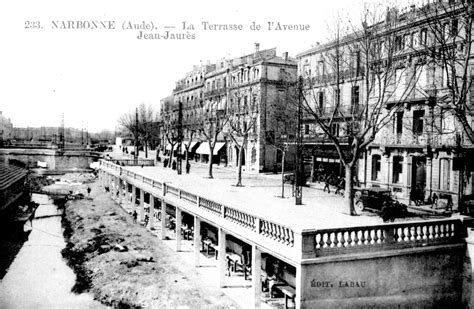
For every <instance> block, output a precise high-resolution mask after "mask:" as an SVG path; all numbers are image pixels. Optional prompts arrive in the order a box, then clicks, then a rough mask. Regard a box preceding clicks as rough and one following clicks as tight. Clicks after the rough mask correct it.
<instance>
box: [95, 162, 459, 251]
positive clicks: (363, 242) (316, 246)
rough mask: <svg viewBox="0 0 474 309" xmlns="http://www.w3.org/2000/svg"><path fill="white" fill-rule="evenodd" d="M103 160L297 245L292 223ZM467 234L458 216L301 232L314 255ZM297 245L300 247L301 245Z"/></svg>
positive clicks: (431, 243)
mask: <svg viewBox="0 0 474 309" xmlns="http://www.w3.org/2000/svg"><path fill="white" fill-rule="evenodd" d="M101 164H102V165H103V166H106V167H108V168H111V169H113V170H122V175H127V176H131V177H134V178H136V179H142V181H143V182H144V183H147V184H149V185H151V186H152V187H155V188H162V187H163V186H165V190H164V194H165V195H167V194H170V195H172V196H174V197H176V198H178V199H181V200H184V201H186V202H188V203H190V205H193V206H194V207H198V208H201V209H203V210H205V211H207V212H209V213H211V214H213V215H215V216H218V217H221V218H223V219H224V220H226V221H228V222H231V223H233V224H236V225H239V226H241V227H243V228H245V229H248V230H250V231H252V232H255V233H256V234H258V235H260V236H264V237H266V238H269V239H272V240H274V241H275V242H278V243H280V244H283V245H285V246H289V247H295V246H296V241H295V238H296V236H295V232H294V231H293V230H292V229H291V228H290V227H287V226H284V225H282V224H278V223H275V222H272V221H270V220H267V219H264V218H261V217H258V216H255V215H252V214H250V213H247V212H244V211H241V210H238V209H235V208H232V207H228V206H225V205H223V204H221V203H217V202H215V201H212V200H209V199H206V198H204V197H201V196H198V195H196V194H193V193H190V192H188V191H184V190H180V189H178V188H176V187H173V186H170V185H165V184H163V183H160V182H158V181H154V180H152V179H150V178H147V177H144V176H141V175H138V174H136V173H134V172H131V171H127V170H124V169H122V168H121V167H119V166H117V165H115V164H113V163H110V162H107V161H101ZM463 236H464V227H463V226H462V223H461V221H460V220H455V219H445V220H435V221H422V222H420V221H418V222H403V223H390V224H383V225H373V226H362V227H345V228H334V229H321V230H312V231H304V232H303V233H302V235H301V237H302V238H303V239H304V240H303V243H304V244H308V243H313V251H311V252H309V251H307V250H306V249H307V245H304V246H305V249H304V250H305V251H304V257H312V258H314V257H320V256H332V255H341V254H350V253H354V252H365V251H383V250H390V249H400V248H416V247H426V246H434V245H439V244H449V243H452V244H454V243H459V242H460V241H461V240H462V237H463ZM298 239H299V238H298ZM310 239H311V241H310ZM296 247H299V245H298V246H296ZM308 254H309V255H310V256H308Z"/></svg>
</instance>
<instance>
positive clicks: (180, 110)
mask: <svg viewBox="0 0 474 309" xmlns="http://www.w3.org/2000/svg"><path fill="white" fill-rule="evenodd" d="M182 142H183V103H182V102H181V101H179V106H178V147H176V152H177V154H176V163H177V164H176V171H177V172H178V175H181V173H182V163H183V162H182V159H181V144H182Z"/></svg>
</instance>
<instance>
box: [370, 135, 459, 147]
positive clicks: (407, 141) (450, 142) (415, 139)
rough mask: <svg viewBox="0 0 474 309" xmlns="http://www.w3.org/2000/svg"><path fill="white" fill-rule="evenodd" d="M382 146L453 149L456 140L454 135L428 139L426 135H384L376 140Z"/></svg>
mask: <svg viewBox="0 0 474 309" xmlns="http://www.w3.org/2000/svg"><path fill="white" fill-rule="evenodd" d="M376 141H377V142H379V143H380V144H382V145H419V146H431V147H434V148H438V147H442V146H447V147H455V146H456V139H455V138H454V134H444V135H442V134H439V135H438V134H437V135H436V136H432V137H431V138H430V137H428V135H427V134H422V135H417V134H411V135H409V134H397V135H384V136H382V137H381V138H378V139H377V140H376Z"/></svg>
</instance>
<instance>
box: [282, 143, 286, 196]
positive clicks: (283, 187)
mask: <svg viewBox="0 0 474 309" xmlns="http://www.w3.org/2000/svg"><path fill="white" fill-rule="evenodd" d="M285 153H286V151H284V150H282V151H281V198H285Z"/></svg>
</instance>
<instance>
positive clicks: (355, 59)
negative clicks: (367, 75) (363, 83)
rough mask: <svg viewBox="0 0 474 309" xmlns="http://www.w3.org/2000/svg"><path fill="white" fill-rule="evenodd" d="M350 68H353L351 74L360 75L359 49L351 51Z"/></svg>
mask: <svg viewBox="0 0 474 309" xmlns="http://www.w3.org/2000/svg"><path fill="white" fill-rule="evenodd" d="M351 69H352V70H353V74H355V76H359V75H360V51H355V52H353V53H352V60H351Z"/></svg>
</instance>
